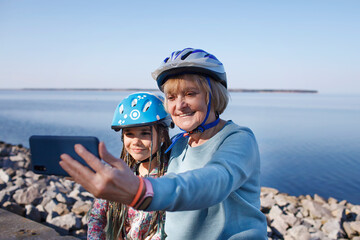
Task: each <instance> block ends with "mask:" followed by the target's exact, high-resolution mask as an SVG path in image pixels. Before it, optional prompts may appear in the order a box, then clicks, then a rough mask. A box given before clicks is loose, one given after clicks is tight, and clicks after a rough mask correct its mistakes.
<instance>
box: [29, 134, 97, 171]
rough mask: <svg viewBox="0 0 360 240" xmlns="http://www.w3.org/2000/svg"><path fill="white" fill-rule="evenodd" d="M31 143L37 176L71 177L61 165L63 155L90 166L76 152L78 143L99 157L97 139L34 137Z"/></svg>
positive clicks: (32, 161) (86, 137) (32, 158)
mask: <svg viewBox="0 0 360 240" xmlns="http://www.w3.org/2000/svg"><path fill="white" fill-rule="evenodd" d="M29 143H30V153H31V166H32V170H33V171H34V172H35V173H37V174H45V175H58V176H69V174H68V173H67V172H66V171H65V170H64V169H62V167H61V166H60V165H59V161H60V155H61V154H63V153H67V154H68V155H70V156H71V157H72V158H73V159H75V160H77V161H78V162H80V163H81V164H83V165H85V166H88V165H87V163H86V162H85V161H84V160H83V159H82V158H81V157H80V156H79V155H77V153H76V152H75V150H74V145H75V144H78V143H79V144H82V145H83V146H84V147H85V148H86V149H87V150H88V151H89V152H91V153H92V154H94V155H95V156H97V157H99V152H98V145H99V140H98V139H97V138H96V137H88V136H46V135H34V136H31V137H30V138H29ZM88 167H89V166H88Z"/></svg>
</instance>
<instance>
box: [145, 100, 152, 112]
mask: <svg viewBox="0 0 360 240" xmlns="http://www.w3.org/2000/svg"><path fill="white" fill-rule="evenodd" d="M150 106H151V101H147V102H146V103H145V106H144V108H143V112H146V111H147V110H149V108H150Z"/></svg>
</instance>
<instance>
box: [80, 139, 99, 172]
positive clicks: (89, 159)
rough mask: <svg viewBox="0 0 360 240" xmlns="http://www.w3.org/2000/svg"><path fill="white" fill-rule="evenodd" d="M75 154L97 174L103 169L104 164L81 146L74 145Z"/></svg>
mask: <svg viewBox="0 0 360 240" xmlns="http://www.w3.org/2000/svg"><path fill="white" fill-rule="evenodd" d="M74 148H75V152H76V153H77V154H78V155H79V156H80V157H81V158H82V159H84V160H85V162H86V163H87V164H88V165H89V166H90V167H91V168H92V169H93V170H94V171H95V172H99V171H101V170H102V169H103V168H104V164H102V163H101V161H100V159H99V158H97V157H96V156H95V155H94V154H92V153H91V152H89V151H88V150H87V149H86V148H85V147H84V146H83V145H81V144H75V147H74Z"/></svg>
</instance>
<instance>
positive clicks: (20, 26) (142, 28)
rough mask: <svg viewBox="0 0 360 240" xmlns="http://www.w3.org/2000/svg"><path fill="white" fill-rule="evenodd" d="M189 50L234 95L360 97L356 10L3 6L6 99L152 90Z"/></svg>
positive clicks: (67, 3)
mask: <svg viewBox="0 0 360 240" xmlns="http://www.w3.org/2000/svg"><path fill="white" fill-rule="evenodd" d="M185 47H194V48H202V49H204V50H206V51H209V52H211V53H213V54H214V55H215V56H217V57H218V58H219V59H220V60H221V61H222V62H223V63H224V65H225V70H226V72H227V75H228V82H229V84H228V85H229V87H230V88H254V89H263V88H272V89H315V90H319V91H320V92H322V93H337V92H339V93H360V1H359V0H294V1H289V0H281V1H280V0H274V1H272V0H262V1H260V0H247V1H244V0H232V1H231V0H230V1H226V0H224V1H209V0H207V1H203V0H200V1H195V0H192V1H187V0H185V1H168V0H167V1H165V0H159V1H155V0H153V1H150V0H147V1H146V0H144V1H136V0H133V1H121V0H113V1H93V0H86V1H85V0H75V1H74V0H22V1H21V0H17V1H14V0H0V89H1V88H57V87H60V88H138V87H140V88H141V87H144V88H155V87H156V85H155V81H154V80H153V79H152V78H151V75H150V73H151V72H152V71H153V70H154V69H155V68H156V67H157V66H158V65H159V64H160V62H161V61H162V60H163V59H164V58H165V57H166V56H167V55H168V54H169V53H170V52H172V51H173V50H179V49H182V48H185Z"/></svg>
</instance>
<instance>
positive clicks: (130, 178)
mask: <svg viewBox="0 0 360 240" xmlns="http://www.w3.org/2000/svg"><path fill="white" fill-rule="evenodd" d="M74 148H75V152H76V153H77V154H78V155H79V156H80V157H82V158H83V159H84V160H85V161H86V162H87V164H89V166H90V167H91V168H92V169H93V170H94V171H95V172H93V171H92V170H91V169H89V168H88V167H85V166H84V165H82V164H80V163H79V162H78V161H76V160H74V159H73V158H72V157H70V156H69V155H68V154H62V155H61V156H60V158H61V161H60V166H61V167H62V168H63V169H64V170H65V171H66V172H67V173H68V174H69V175H70V176H71V177H72V178H73V180H74V181H75V182H77V183H79V184H81V185H82V186H83V187H84V188H85V189H86V190H87V191H89V192H90V193H92V194H93V195H94V196H95V197H96V198H102V199H106V200H110V201H116V202H120V203H124V204H127V205H129V204H130V203H131V201H132V200H133V199H134V197H135V194H136V192H137V189H138V187H139V184H140V183H139V179H138V178H137V177H136V176H135V175H134V174H133V172H132V171H131V170H130V168H129V167H128V166H127V165H126V164H125V162H124V161H123V160H122V159H118V158H115V157H114V156H112V155H111V154H110V153H109V152H108V151H107V149H106V147H105V144H104V142H100V144H99V154H100V157H101V158H102V159H103V160H104V161H106V162H107V163H109V164H110V165H111V166H112V168H111V167H109V166H106V165H104V164H102V163H101V161H100V159H98V158H97V157H96V156H94V155H93V154H92V153H90V152H89V151H87V150H86V149H85V148H84V147H83V146H82V145H81V144H76V145H75V147H74Z"/></svg>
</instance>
